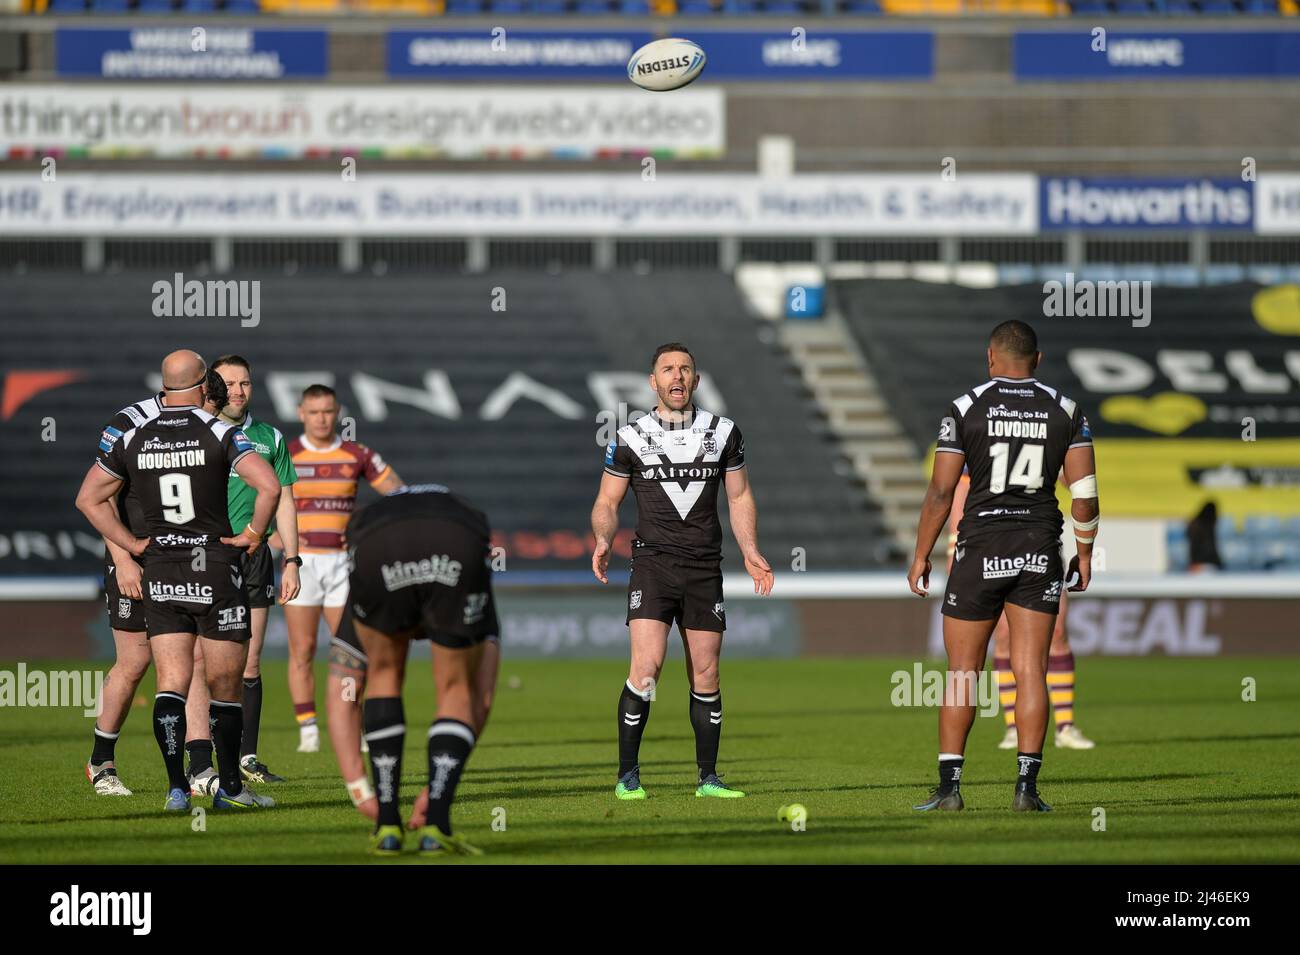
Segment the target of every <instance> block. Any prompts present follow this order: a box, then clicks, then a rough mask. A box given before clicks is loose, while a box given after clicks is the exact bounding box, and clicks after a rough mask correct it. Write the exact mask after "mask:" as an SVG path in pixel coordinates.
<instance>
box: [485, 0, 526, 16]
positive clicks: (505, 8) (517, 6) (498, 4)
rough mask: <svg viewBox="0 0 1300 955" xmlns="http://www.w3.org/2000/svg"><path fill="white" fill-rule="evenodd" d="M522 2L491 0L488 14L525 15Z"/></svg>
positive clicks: (515, 0)
mask: <svg viewBox="0 0 1300 955" xmlns="http://www.w3.org/2000/svg"><path fill="white" fill-rule="evenodd" d="M524 8H525V4H524V0H493V3H492V5H491V7H490V8H489V11H488V12H489V13H526V12H527V11H526V10H525V9H524Z"/></svg>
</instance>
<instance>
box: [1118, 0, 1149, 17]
mask: <svg viewBox="0 0 1300 955" xmlns="http://www.w3.org/2000/svg"><path fill="white" fill-rule="evenodd" d="M1115 12H1116V13H1118V14H1120V15H1121V16H1129V17H1132V16H1141V17H1147V16H1151V14H1153V13H1155V10H1154V9H1152V7H1151V4H1150V3H1149V2H1148V0H1115Z"/></svg>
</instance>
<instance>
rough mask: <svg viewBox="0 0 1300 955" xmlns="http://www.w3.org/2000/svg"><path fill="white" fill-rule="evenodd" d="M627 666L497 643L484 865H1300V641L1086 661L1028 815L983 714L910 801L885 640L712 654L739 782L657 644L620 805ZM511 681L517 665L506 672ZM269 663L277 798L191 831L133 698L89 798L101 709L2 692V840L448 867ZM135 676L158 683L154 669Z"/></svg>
mask: <svg viewBox="0 0 1300 955" xmlns="http://www.w3.org/2000/svg"><path fill="white" fill-rule="evenodd" d="M61 666H68V665H66V664H64V665H61ZM73 666H77V665H75V664H74V665H73ZM624 666H625V665H624V664H622V663H620V662H618V661H526V662H510V661H507V662H506V663H505V665H504V666H503V668H502V673H501V685H500V689H499V690H498V697H497V704H496V709H495V712H494V713H493V716H492V720H491V723H490V724H489V726H488V730H487V733H486V734H485V738H484V739H483V740H482V743H481V745H480V747H479V748H478V749H477V750H476V752H475V753H474V755H473V757H472V759H471V761H470V764H469V768H468V771H467V773H466V776H465V778H464V780H463V781H462V784H461V788H460V793H459V797H458V799H457V803H456V807H455V811H454V816H453V819H454V821H455V824H456V826H457V829H458V831H460V832H463V833H465V834H466V835H468V836H470V837H471V838H472V839H473V840H474V841H475V842H476V843H477V844H478V845H480V846H481V847H482V848H483V849H485V850H486V852H487V855H486V856H485V857H484V858H483V859H482V860H479V861H482V862H515V863H528V862H585V863H605V862H609V863H619V862H636V863H689V862H711V863H764V862H773V863H775V862H780V863H815V862H836V863H848V862H890V863H916V862H921V863H979V862H992V863H1001V862H1044V863H1062V862H1081V863H1123V862H1157V863H1172V862H1182V863H1211V862H1220V863H1222V862H1292V863H1294V862H1297V861H1300V796H1298V795H1297V787H1296V780H1297V779H1300V746H1297V741H1300V718H1298V717H1300V659H1295V658H1291V659H1280V658H1279V659H1221V660H1193V659H1170V658H1142V659H1092V658H1084V659H1082V660H1081V662H1080V667H1079V702H1078V706H1077V710H1076V713H1077V717H1078V720H1079V725H1080V727H1081V728H1083V729H1084V730H1085V731H1086V732H1087V733H1088V734H1089V735H1090V736H1092V737H1094V738H1095V739H1096V740H1097V743H1098V745H1097V748H1096V749H1095V750H1092V751H1090V752H1077V751H1067V750H1058V749H1056V748H1055V747H1054V746H1052V745H1051V743H1050V742H1049V744H1048V746H1047V747H1046V753H1045V756H1046V759H1045V765H1044V768H1043V774H1042V777H1041V779H1040V784H1041V790H1042V792H1043V795H1044V797H1045V798H1046V799H1047V801H1048V802H1050V803H1051V804H1052V805H1053V806H1054V808H1055V810H1056V811H1055V812H1054V813H1052V814H1050V815H1033V816H1029V815H1021V814H1016V813H1012V812H1011V811H1010V809H1009V808H1008V806H1009V803H1010V799H1011V789H1012V782H1013V781H1014V771H1015V769H1014V759H1015V757H1014V753H1008V752H1006V751H1003V750H999V749H997V748H996V743H997V741H998V739H1000V738H1001V735H1002V720H1001V717H1000V716H998V717H993V718H979V719H977V721H976V725H975V729H974V731H973V733H972V736H971V742H970V745H969V746H968V748H967V764H966V775H965V778H964V779H963V785H962V791H963V794H964V796H965V798H966V805H967V811H966V812H964V813H959V814H958V813H953V814H942V815H939V814H926V815H922V814H919V813H915V812H913V811H912V810H911V809H910V806H911V805H912V803H914V802H917V801H919V800H920V798H921V797H923V796H924V795H925V794H926V792H927V790H928V789H929V787H930V786H932V785H933V780H934V776H935V755H936V715H935V711H934V710H933V709H925V708H911V709H901V708H895V707H893V706H891V705H890V690H891V684H890V674H891V673H892V672H893V671H895V670H897V669H904V670H908V671H910V669H911V662H910V661H901V660H885V659H852V660H849V659H806V660H789V661H731V662H728V661H725V660H724V663H723V686H724V692H725V701H726V708H727V709H726V713H727V715H726V724H725V729H724V732H723V739H722V759H721V763H720V767H719V768H720V769H721V771H722V772H723V773H724V775H725V778H726V780H727V782H729V783H730V784H732V785H735V786H738V787H740V788H741V789H744V790H745V791H747V792H748V793H749V798H747V799H743V800H712V799H697V798H695V795H694V785H693V783H694V774H695V766H694V742H693V736H692V734H691V730H690V724H689V722H688V720H687V698H686V684H685V679H684V676H683V674H682V672H681V664H680V662H679V661H675V660H670V661H669V665H668V667H667V668H665V672H664V678H663V681H662V683H661V685H660V687H659V691H658V699H657V701H656V702H655V704H654V706H653V709H652V710H651V714H650V721H649V725H648V729H647V732H646V738H645V742H644V745H643V747H642V753H641V759H642V770H643V774H642V777H641V778H642V781H643V784H644V786H645V788H646V790H647V792H648V793H649V794H650V798H649V799H648V800H646V801H645V802H619V801H618V800H616V799H614V796H613V786H614V775H615V768H616V746H615V742H614V733H615V722H614V711H615V702H616V699H617V696H618V692H619V686H620V684H621V682H622V680H623V679H624V676H625V674H626V671H625V669H624ZM5 668H7V669H13V665H12V664H6V665H5ZM42 668H44V669H56V668H59V666H56V665H54V664H42ZM510 677H518V678H519V680H520V681H521V684H522V685H521V686H520V687H519V688H518V689H510V688H509V686H508V683H507V680H508V678H510ZM1245 677H1254V678H1255V680H1256V681H1257V694H1258V700H1257V702H1244V701H1243V700H1242V699H1241V695H1242V689H1241V686H1242V680H1243V678H1245ZM264 680H265V685H266V701H265V704H264V708H263V728H262V739H261V742H262V746H261V755H262V756H263V758H264V759H265V760H266V762H268V763H269V764H270V766H271V767H272V768H273V769H274V770H276V771H277V772H280V773H282V774H283V775H285V776H287V777H289V780H290V781H289V782H287V783H284V784H282V785H278V786H266V787H264V790H263V791H265V792H268V793H271V794H272V795H274V796H275V797H276V799H277V800H279V803H280V804H279V806H278V807H277V808H275V809H271V810H266V811H263V812H258V813H255V814H249V815H244V814H241V815H238V816H234V817H230V816H225V815H222V814H218V813H210V812H209V813H207V814H206V816H205V817H202V822H203V824H204V825H205V828H203V827H202V826H199V825H198V823H199V821H200V820H199V817H179V818H178V817H174V816H166V815H164V814H163V813H162V811H161V807H162V801H163V795H164V782H165V780H164V777H163V772H162V764H161V760H160V758H159V756H158V752H157V746H156V744H155V742H154V739H153V734H152V732H151V728H150V725H149V709H148V707H145V706H137V707H136V708H134V709H133V710H132V712H131V715H130V718H129V719H128V721H127V724H126V727H125V729H124V732H123V735H122V739H121V740H120V741H119V743H118V749H117V753H118V766H119V768H120V771H121V773H122V777H123V779H124V781H125V782H126V783H127V785H128V786H130V787H132V788H133V789H134V790H135V791H136V795H135V796H134V797H132V798H129V799H128V798H105V797H98V796H95V795H94V793H93V791H92V790H91V788H90V786H89V784H88V783H87V782H86V779H85V776H84V771H83V765H84V762H85V759H86V757H87V756H88V755H89V750H90V743H91V722H90V720H89V719H87V718H85V717H83V716H82V715H81V712H80V710H74V709H34V708H33V709H29V708H14V709H4V710H0V752H2V753H3V772H2V773H0V858H3V859H4V860H5V861H6V862H19V863H111V864H122V863H202V862H215V863H242V864H247V863H259V862H265V863H293V862H304V863H334V862H341V863H354V862H367V861H373V862H376V863H377V864H382V865H394V864H402V863H403V862H408V861H409V862H410V863H413V864H435V865H446V864H460V863H459V862H456V861H439V862H428V863H426V862H423V861H422V860H420V859H418V857H417V856H415V855H414V853H413V852H411V853H410V854H409V855H408V856H406V857H404V858H403V859H401V860H386V859H385V860H376V859H371V858H370V857H369V856H367V855H366V854H365V847H366V836H367V833H368V823H367V822H366V821H365V820H364V819H362V817H361V816H360V815H359V814H357V813H356V811H355V810H353V809H352V807H351V805H350V803H349V802H348V800H347V795H346V793H345V791H344V789H343V785H342V783H341V781H340V779H339V775H338V771H337V768H336V765H335V761H334V756H333V753H332V751H331V750H330V748H329V744H328V741H327V740H322V751H321V752H320V753H318V754H315V755H303V754H298V753H296V752H294V747H295V745H296V740H297V733H296V729H295V727H294V725H293V720H292V716H291V707H290V705H289V701H288V691H287V688H286V685H285V667H284V664H283V663H282V662H281V663H268V664H267V665H266V667H265V672H264ZM430 682H431V681H430V678H429V673H428V664H427V663H415V662H413V663H412V665H411V667H410V669H409V672H408V680H407V683H408V686H407V693H406V719H407V725H408V727H409V730H408V734H407V746H406V756H405V760H404V765H403V777H404V779H403V802H404V807H409V804H410V801H411V799H413V797H414V796H415V794H416V792H417V790H418V788H419V787H420V786H421V785H422V784H423V779H422V777H423V775H424V772H425V770H424V762H425V758H424V748H423V747H424V738H425V729H426V727H427V726H428V723H429V719H430V717H431V716H432V714H433V691H432V689H431V687H430ZM324 685H325V684H324V668H323V667H322V668H321V670H320V672H319V675H318V686H319V687H320V688H321V691H322V692H323V687H324ZM140 693H141V696H143V697H144V698H145V699H149V700H151V699H152V675H151V676H150V677H149V678H146V681H145V683H144V685H142V687H141V690H140ZM1049 739H1050V733H1049ZM796 802H797V803H801V804H802V805H803V806H805V807H806V809H807V813H808V815H807V828H806V830H805V831H803V832H795V831H792V829H791V827H790V826H789V825H788V824H784V823H781V822H778V821H777V810H778V807H780V806H781V805H783V804H787V803H796ZM195 805H196V806H199V807H206V806H207V805H208V800H195ZM1096 808H1101V809H1104V810H1105V823H1106V828H1105V831H1095V829H1094V809H1096ZM501 810H504V822H505V829H504V831H497V830H494V829H493V827H492V822H493V819H494V818H497V819H501V818H502V812H501ZM196 830H198V831H196ZM412 849H413V840H411V841H408V851H410V850H412Z"/></svg>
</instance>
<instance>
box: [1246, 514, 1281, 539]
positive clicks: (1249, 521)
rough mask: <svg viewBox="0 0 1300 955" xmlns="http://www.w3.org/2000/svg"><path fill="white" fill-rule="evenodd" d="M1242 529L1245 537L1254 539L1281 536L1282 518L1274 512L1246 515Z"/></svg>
mask: <svg viewBox="0 0 1300 955" xmlns="http://www.w3.org/2000/svg"><path fill="white" fill-rule="evenodd" d="M1242 530H1243V532H1244V533H1245V535H1246V536H1247V537H1251V538H1254V539H1256V540H1263V539H1266V538H1276V537H1281V536H1282V518H1280V517H1278V516H1277V515H1276V514H1251V515H1248V516H1247V518H1246V521H1245V524H1244V525H1243V526H1242Z"/></svg>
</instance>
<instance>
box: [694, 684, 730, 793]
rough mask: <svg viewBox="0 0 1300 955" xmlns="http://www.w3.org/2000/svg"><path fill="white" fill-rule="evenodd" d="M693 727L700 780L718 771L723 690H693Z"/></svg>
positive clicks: (696, 762)
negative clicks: (700, 691)
mask: <svg viewBox="0 0 1300 955" xmlns="http://www.w3.org/2000/svg"><path fill="white" fill-rule="evenodd" d="M691 727H692V728H693V729H694V730H695V764H696V765H697V766H699V768H700V780H701V781H703V780H704V779H705V777H708V776H712V775H713V774H714V773H716V772H717V771H718V743H719V741H720V740H721V739H722V691H721V690H717V691H716V692H714V693H696V692H695V691H694V690H691Z"/></svg>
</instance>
